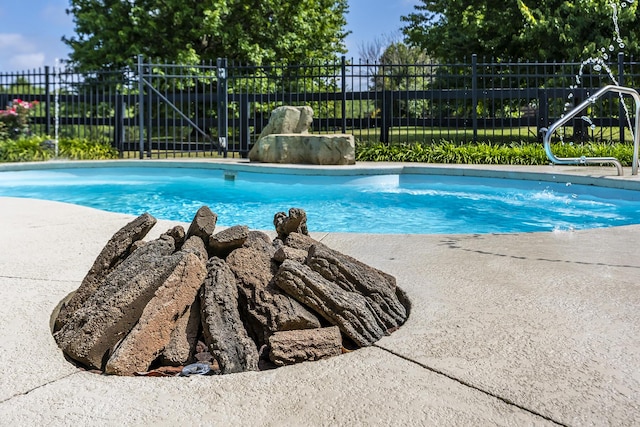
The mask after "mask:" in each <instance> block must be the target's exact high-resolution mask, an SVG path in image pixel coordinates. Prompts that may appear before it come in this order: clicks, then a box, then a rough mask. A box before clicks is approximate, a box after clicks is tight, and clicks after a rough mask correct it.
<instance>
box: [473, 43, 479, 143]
mask: <svg viewBox="0 0 640 427" xmlns="http://www.w3.org/2000/svg"><path fill="white" fill-rule="evenodd" d="M471 123H472V126H473V142H474V143H475V142H478V55H477V54H475V53H474V54H473V55H471Z"/></svg>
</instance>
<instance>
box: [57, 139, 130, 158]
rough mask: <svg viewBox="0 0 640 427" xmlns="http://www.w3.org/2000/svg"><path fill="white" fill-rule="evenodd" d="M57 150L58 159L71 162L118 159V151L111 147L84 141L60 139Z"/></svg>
mask: <svg viewBox="0 0 640 427" xmlns="http://www.w3.org/2000/svg"><path fill="white" fill-rule="evenodd" d="M58 150H59V154H58V156H59V157H62V158H67V159H71V160H105V159H117V158H118V150H116V149H115V148H113V147H112V146H111V145H109V144H104V143H101V142H94V141H89V140H86V139H66V138H65V139H61V140H60V144H59V147H58Z"/></svg>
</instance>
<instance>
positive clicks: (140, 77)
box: [138, 55, 144, 160]
mask: <svg viewBox="0 0 640 427" xmlns="http://www.w3.org/2000/svg"><path fill="white" fill-rule="evenodd" d="M138 126H139V131H140V135H139V142H140V147H139V148H140V160H142V159H144V78H143V65H142V55H138Z"/></svg>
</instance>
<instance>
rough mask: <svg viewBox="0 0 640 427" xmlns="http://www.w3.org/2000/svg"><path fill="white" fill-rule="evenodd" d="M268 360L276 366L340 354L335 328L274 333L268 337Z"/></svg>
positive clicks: (340, 342) (339, 339)
mask: <svg viewBox="0 0 640 427" xmlns="http://www.w3.org/2000/svg"><path fill="white" fill-rule="evenodd" d="M269 347H270V352H269V360H271V361H272V362H273V363H274V364H275V365H276V366H284V365H292V364H294V363H300V362H306V361H313V360H320V359H326V358H328V357H332V356H338V355H340V354H342V335H341V334H340V329H339V328H338V327H337V326H331V327H328V328H319V329H304V330H297V331H282V332H276V333H274V334H273V335H272V336H271V337H269Z"/></svg>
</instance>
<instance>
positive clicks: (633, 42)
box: [402, 0, 640, 62]
mask: <svg viewBox="0 0 640 427" xmlns="http://www.w3.org/2000/svg"><path fill="white" fill-rule="evenodd" d="M421 3H422V4H419V5H416V6H415V10H416V12H414V13H411V14H409V15H407V16H403V17H402V20H403V22H405V23H406V26H405V27H404V28H403V29H402V31H403V33H404V35H405V37H406V39H407V42H408V43H410V44H412V45H415V46H419V47H421V48H424V49H425V50H427V52H429V54H431V55H433V56H434V57H435V58H437V59H438V60H439V61H441V62H454V61H459V60H462V59H464V58H469V57H470V56H471V54H474V53H475V54H478V55H479V56H480V57H486V58H493V59H495V60H530V61H581V60H584V59H585V58H587V57H590V56H594V55H602V54H603V53H604V54H605V56H608V57H610V56H611V55H612V54H614V55H615V53H616V52H617V51H619V50H621V49H624V50H625V52H627V53H631V54H634V55H637V54H638V53H639V52H640V51H639V45H638V41H637V39H636V38H635V37H633V38H630V37H625V34H624V30H625V29H626V30H627V32H630V31H635V30H634V26H633V21H634V20H635V17H636V14H637V10H638V7H637V4H638V3H637V2H635V1H633V0H573V1H567V0H540V1H533V0H516V1H504V0H458V1H450V0H421ZM614 13H615V16H616V18H617V20H618V22H619V27H620V30H621V32H622V33H623V34H622V39H623V41H622V43H623V44H626V46H622V47H621V44H620V41H618V40H617V39H618V35H617V34H616V31H615V26H614V22H613V19H612V17H613V15H614ZM610 47H613V50H610ZM603 49H604V51H603Z"/></svg>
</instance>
